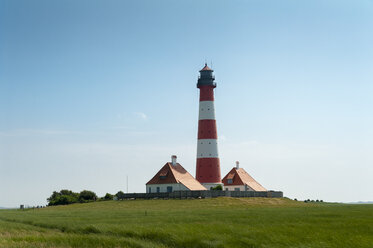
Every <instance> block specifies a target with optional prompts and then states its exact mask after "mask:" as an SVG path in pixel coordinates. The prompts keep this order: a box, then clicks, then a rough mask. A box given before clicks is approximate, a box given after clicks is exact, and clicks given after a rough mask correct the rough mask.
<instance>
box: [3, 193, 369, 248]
mask: <svg viewBox="0 0 373 248" xmlns="http://www.w3.org/2000/svg"><path fill="white" fill-rule="evenodd" d="M0 247H263V248H264V247H265V248H269V247H299V248H306V247H320V248H325V247H336V248H343V247H346V248H355V247H367V248H368V247H369V248H372V247H373V205H348V204H328V203H322V204H316V203H307V204H306V203H303V202H296V201H291V200H288V199H267V198H235V199H234V198H214V199H195V200H132V201H108V202H96V203H86V204H74V205H69V206H57V207H48V208H44V209H30V210H24V211H21V210H0Z"/></svg>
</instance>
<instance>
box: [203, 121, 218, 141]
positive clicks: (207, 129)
mask: <svg viewBox="0 0 373 248" xmlns="http://www.w3.org/2000/svg"><path fill="white" fill-rule="evenodd" d="M217 138H218V134H217V132H216V120H199V121H198V139H217Z"/></svg>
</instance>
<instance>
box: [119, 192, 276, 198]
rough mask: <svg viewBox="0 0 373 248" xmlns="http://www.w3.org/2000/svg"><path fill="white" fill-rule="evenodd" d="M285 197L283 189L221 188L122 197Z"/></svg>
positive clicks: (135, 194)
mask: <svg viewBox="0 0 373 248" xmlns="http://www.w3.org/2000/svg"><path fill="white" fill-rule="evenodd" d="M220 196H227V197H268V198H280V197H283V193H282V191H221V190H198V191H174V192H165V193H129V194H124V195H123V196H122V197H121V198H120V199H186V198H212V197H220Z"/></svg>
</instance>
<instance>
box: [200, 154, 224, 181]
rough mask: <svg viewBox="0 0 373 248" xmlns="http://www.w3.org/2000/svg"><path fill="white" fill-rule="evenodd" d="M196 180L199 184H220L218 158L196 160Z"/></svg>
mask: <svg viewBox="0 0 373 248" xmlns="http://www.w3.org/2000/svg"><path fill="white" fill-rule="evenodd" d="M196 179H197V180H198V181H199V182H200V183H220V182H221V176H220V160H219V158H198V159H197V171H196Z"/></svg>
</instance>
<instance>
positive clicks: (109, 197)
mask: <svg viewBox="0 0 373 248" xmlns="http://www.w3.org/2000/svg"><path fill="white" fill-rule="evenodd" d="M113 198H114V196H113V195H112V194H109V193H106V195H105V196H104V200H106V201H110V200H113Z"/></svg>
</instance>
